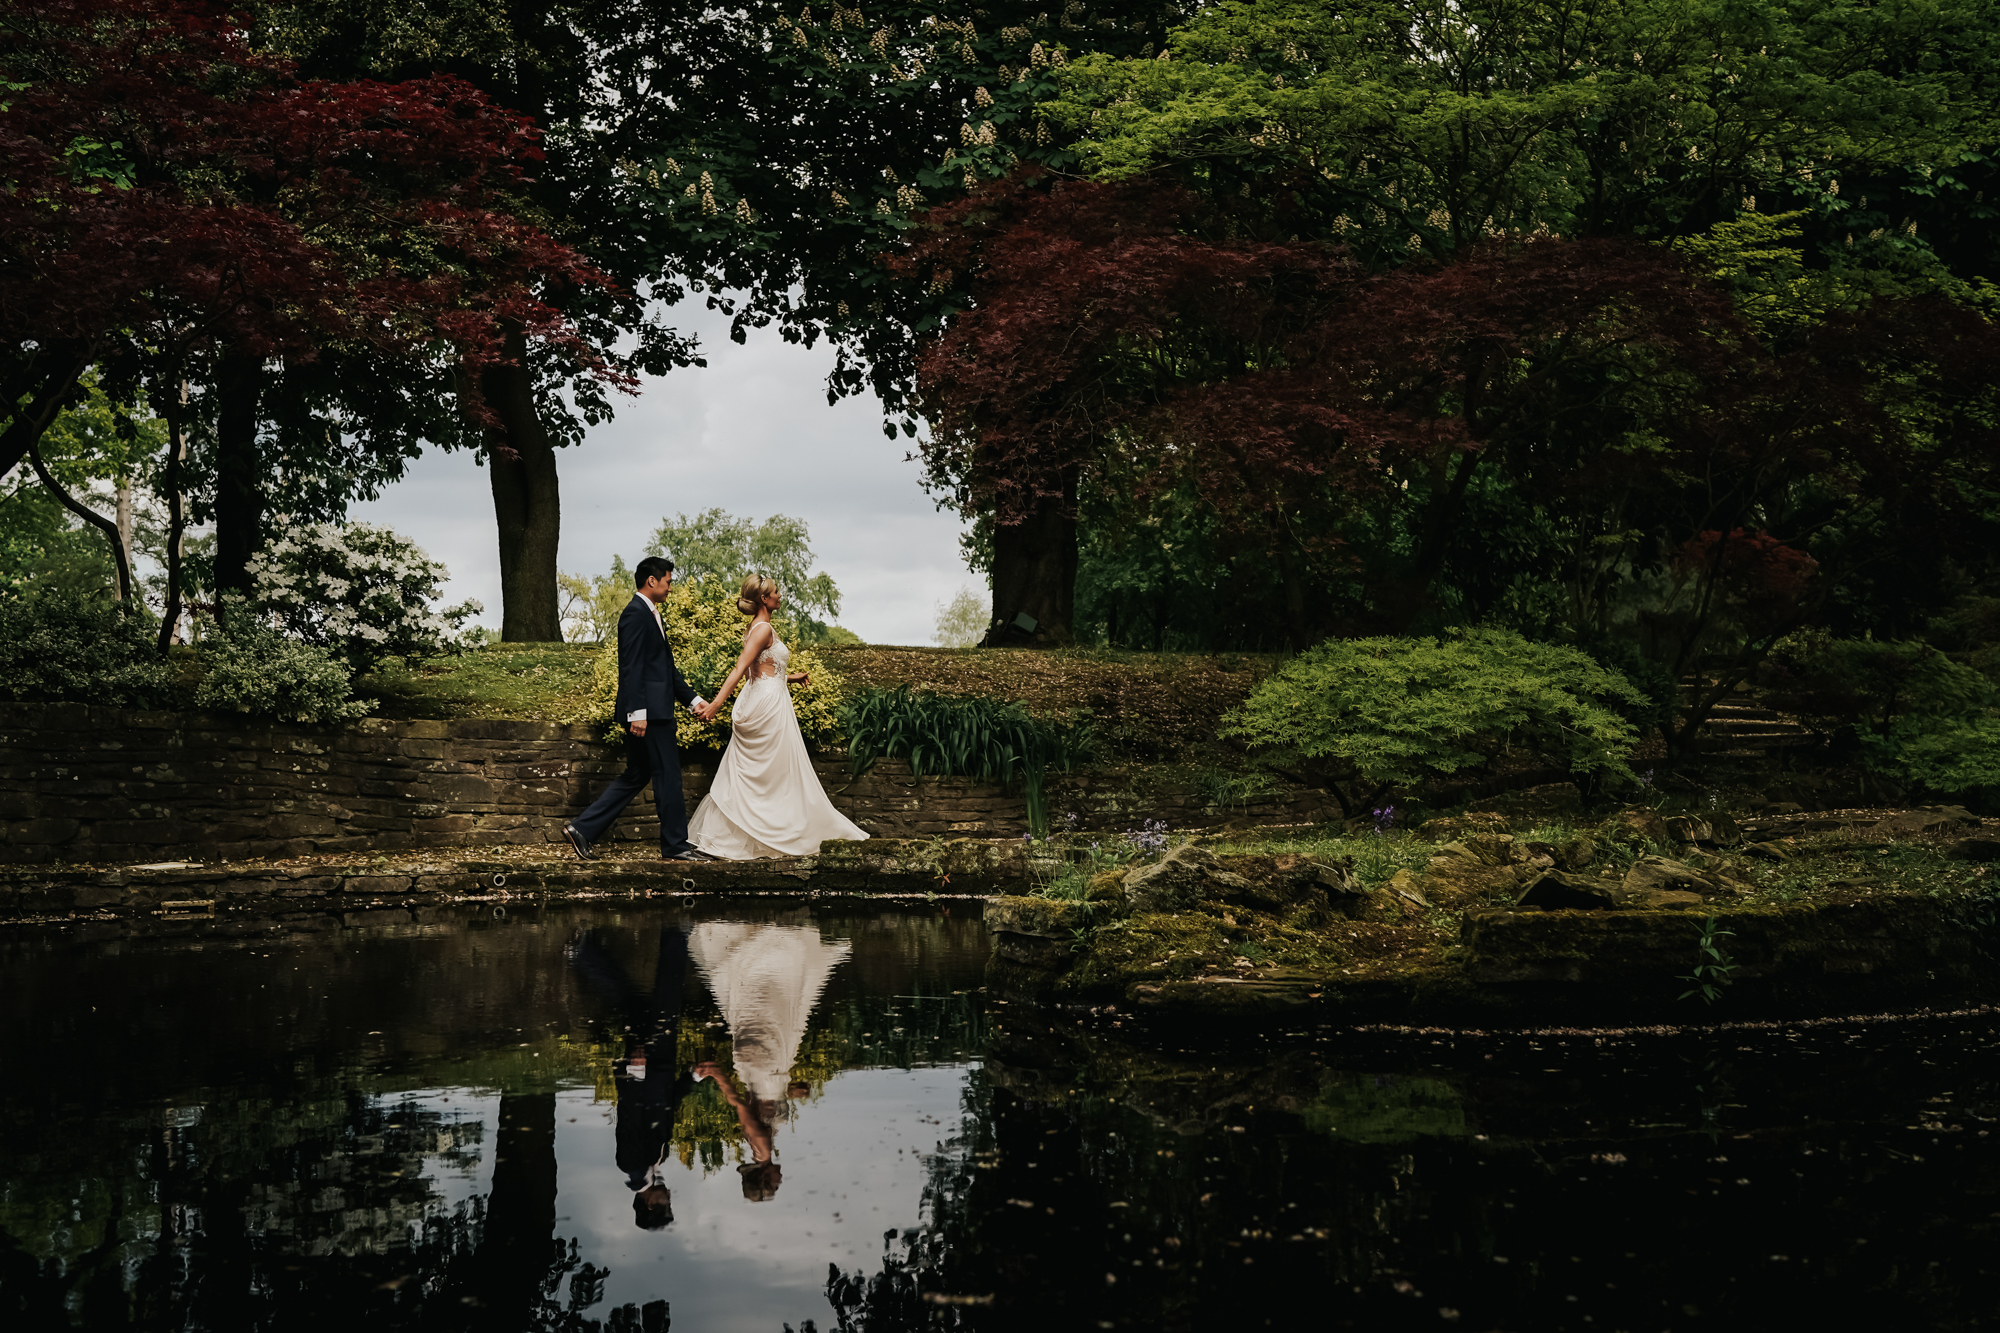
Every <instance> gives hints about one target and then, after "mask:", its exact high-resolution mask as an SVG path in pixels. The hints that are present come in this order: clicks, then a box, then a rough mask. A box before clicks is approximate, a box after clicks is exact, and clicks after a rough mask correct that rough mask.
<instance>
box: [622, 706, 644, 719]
mask: <svg viewBox="0 0 2000 1333" xmlns="http://www.w3.org/2000/svg"><path fill="white" fill-rule="evenodd" d="M625 720H626V721H627V722H644V721H645V720H646V710H645V709H643V708H635V709H633V710H632V711H631V712H629V713H627V714H626V715H625Z"/></svg>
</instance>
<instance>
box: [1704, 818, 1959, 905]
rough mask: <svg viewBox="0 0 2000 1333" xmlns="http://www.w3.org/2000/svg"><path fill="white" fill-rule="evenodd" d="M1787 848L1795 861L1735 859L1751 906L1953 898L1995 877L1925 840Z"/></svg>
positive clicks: (1808, 841)
mask: <svg viewBox="0 0 2000 1333" xmlns="http://www.w3.org/2000/svg"><path fill="white" fill-rule="evenodd" d="M1790 850H1791V852H1792V854H1793V856H1794V858H1795V859H1793V860H1790V861H1779V862H1768V861H1758V860H1753V859H1752V858H1750V857H1741V858H1738V864H1739V866H1740V867H1741V868H1742V869H1743V870H1745V871H1747V872H1748V873H1747V874H1746V876H1745V877H1746V878H1747V879H1748V880H1749V881H1750V882H1751V884H1752V885H1754V886H1755V888H1756V890H1757V892H1756V893H1755V894H1754V895H1753V896H1752V897H1751V898H1750V899H1748V902H1749V903H1750V904H1753V905H1762V904H1770V903H1810V902H1815V901H1819V900H1821V899H1824V898H1828V897H1852V896H1854V895H1856V894H1859V895H1863V896H1866V895H1868V894H1871V893H1877V892H1882V893H1897V892H1902V893H1924V894H1929V895H1931V896H1933V897H1945V896H1957V895H1960V894H1965V893H1971V892H1974V891H1977V890H1981V889H1988V888H1990V887H1991V886H1992V885H1993V884H1994V882H1995V878H1996V877H1995V876H1994V874H1993V873H1992V867H1991V866H1985V865H1979V864H1976V863H1972V862H1967V861H1954V860H1951V859H1949V858H1947V857H1946V856H1945V855H1944V852H1943V849H1942V848H1941V847H1939V846H1938V845H1936V844H1935V843H1931V842H1928V841H1920V840H1910V841H1899V842H1889V843H1883V844H1880V845H1879V846H1870V845H1861V846H1856V845H1855V844H1853V843H1852V842H1850V841H1848V840H1847V838H1846V836H1845V835H1843V834H1841V833H1838V832H1834V833H1828V834H1824V835H1822V836H1819V837H1807V838H1800V839H1798V840H1797V842H1796V843H1795V844H1793V845H1792V846H1791V847H1790Z"/></svg>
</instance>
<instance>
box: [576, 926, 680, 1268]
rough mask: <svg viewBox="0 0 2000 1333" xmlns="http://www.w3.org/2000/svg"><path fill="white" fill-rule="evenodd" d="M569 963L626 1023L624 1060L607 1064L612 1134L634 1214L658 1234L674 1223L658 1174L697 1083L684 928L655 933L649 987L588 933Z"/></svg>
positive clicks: (668, 1196) (670, 1201) (580, 937)
mask: <svg viewBox="0 0 2000 1333" xmlns="http://www.w3.org/2000/svg"><path fill="white" fill-rule="evenodd" d="M569 961H570V966H571V967H574V968H575V969H576V972H577V975H578V976H579V977H580V978H582V980H583V982H584V984H585V985H587V986H588V987H589V988H590V989H591V990H593V991H595V992H597V994H598V995H599V996H600V997H602V998H603V999H605V1000H608V1001H609V1002H611V1003H612V1004H613V1005H615V1006H616V1009H617V1013H618V1017H620V1018H622V1019H623V1020H624V1027H625V1034H624V1035H625V1058H624V1059H623V1060H620V1061H619V1062H617V1063H616V1064H614V1065H613V1066H612V1078H613V1081H614V1083H615V1086H616V1088H617V1092H618V1125H617V1130H616V1134H615V1142H616V1144H617V1150H616V1151H617V1159H618V1166H619V1169H620V1170H622V1171H624V1173H625V1185H626V1188H628V1189H630V1190H631V1191H632V1217H633V1219H634V1220H635V1221H636V1222H637V1223H638V1224H639V1226H640V1227H642V1228H643V1229H645V1230H647V1231H656V1230H658V1229H659V1228H661V1227H663V1226H666V1225H667V1224H668V1223H670V1222H672V1221H673V1220H674V1205H673V1195H672V1194H671V1193H670V1192H669V1191H668V1189H667V1186H666V1183H665V1182H664V1181H663V1180H662V1179H661V1178H660V1168H661V1167H662V1166H663V1165H664V1164H665V1162H666V1159H667V1149H668V1146H669V1144H670V1143H671V1142H672V1140H673V1133H674V1116H675V1115H676V1114H677V1113H678V1112H679V1110H680V1105H681V1099H682V1098H684V1097H686V1096H687V1094H688V1090H689V1089H691V1088H692V1087H694V1085H695V1082H696V1081H697V1080H696V1078H695V1076H694V1075H693V1074H691V1073H689V1072H688V1071H687V1070H684V1069H682V1068H681V1067H680V1059H679V1055H678V1050H677V1047H678V1044H679V1040H680V1020H681V991H682V989H683V987H684V985H685V983H686V979H687V972H688V946H687V932H686V931H684V930H682V929H681V928H680V927H679V926H668V927H667V928H666V929H665V930H663V931H661V932H660V957H659V961H658V963H657V964H656V965H655V966H654V969H653V989H652V991H651V992H650V993H649V992H647V991H644V990H641V989H640V987H639V985H638V983H637V982H635V981H633V980H632V978H631V976H630V975H628V974H627V973H626V971H625V969H624V968H622V967H620V966H619V965H618V962H617V960H616V959H614V958H613V957H612V956H611V955H610V953H609V952H607V951H606V950H605V948H604V945H603V944H602V943H600V942H599V940H598V938H597V936H596V934H595V933H594V932H592V931H588V930H586V931H583V932H581V933H580V934H579V935H578V936H577V937H576V939H575V940H573V941H572V942H571V944H570V947H569Z"/></svg>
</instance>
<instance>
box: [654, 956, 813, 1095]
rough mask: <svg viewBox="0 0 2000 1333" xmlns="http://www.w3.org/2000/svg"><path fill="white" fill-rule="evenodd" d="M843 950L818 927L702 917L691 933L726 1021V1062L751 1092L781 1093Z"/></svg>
mask: <svg viewBox="0 0 2000 1333" xmlns="http://www.w3.org/2000/svg"><path fill="white" fill-rule="evenodd" d="M848 950H849V945H848V944H847V942H846V941H845V940H842V941H839V942H836V943H832V944H829V943H827V942H826V941H825V940H823V939H821V938H820V934H819V928H818V927H816V926H777V925H751V924H748V923H744V922H736V921H704V922H702V923H701V924H699V925H697V926H696V927H695V928H694V929H693V930H691V931H689V932H688V954H689V956H691V957H692V958H693V959H694V965H695V966H696V967H697V968H698V969H700V971H701V975H702V979H703V980H705V981H706V982H708V989H709V993H710V994H712V995H714V996H715V1004H716V1007H717V1008H718V1009H720V1010H722V1018H723V1021H724V1022H726V1023H728V1024H729V1037H730V1042H731V1046H732V1049H733V1053H732V1055H731V1056H730V1063H731V1064H732V1065H733V1066H734V1067H735V1070H736V1073H737V1075H738V1077H740V1078H741V1079H742V1080H743V1085H744V1086H745V1087H746V1088H748V1089H749V1090H750V1095H751V1096H752V1097H755V1098H756V1099H757V1100H759V1101H766V1102H782V1101H784V1100H785V1089H786V1087H787V1086H788V1085H789V1084H790V1083H791V1079H792V1062H793V1061H795V1060H797V1059H798V1058H799V1043H800V1042H801V1041H803V1040H804V1038H805V1035H806V1024H807V1022H808V1021H810V1020H811V1018H812V1011H813V1006H814V1005H815V1004H817V1003H819V996H820V992H821V991H823V990H824V989H826V981H827V977H828V976H830V975H831V974H832V972H833V969H834V967H835V965H836V964H838V963H839V962H840V960H841V959H843V958H845V957H847V955H848Z"/></svg>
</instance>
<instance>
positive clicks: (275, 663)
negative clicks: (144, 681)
mask: <svg viewBox="0 0 2000 1333" xmlns="http://www.w3.org/2000/svg"><path fill="white" fill-rule="evenodd" d="M231 600H232V602H234V601H235V599H231ZM201 665H202V677H201V684H200V685H198V686H197V687H196V688H195V694H194V702H195V707H197V708H208V709H214V710H215V711H217V712H236V713H249V714H251V715H253V716H256V717H269V718H276V719H279V720H281V721H285V722H350V721H352V720H353V719H355V718H357V717H361V716H362V715H364V714H365V713H367V711H368V705H367V704H366V703H362V702H359V701H357V700H354V699H352V698H350V697H349V696H350V693H351V690H352V677H351V675H350V674H349V672H348V669H347V664H346V663H345V662H342V661H341V660H340V659H339V658H338V657H335V656H334V655H333V653H331V652H330V651H328V650H327V649H325V648H321V647H318V646H317V645H314V644H309V643H301V642H299V641H298V640H297V639H291V638H287V637H285V636H284V635H283V634H281V633H279V632H278V630H277V629H276V628H275V627H273V626H272V625H271V623H270V622H269V621H267V620H265V619H263V618H262V617H259V616H255V615H252V614H251V613H250V612H249V611H247V610H245V609H244V608H243V606H242V605H241V603H240V602H235V604H234V605H232V606H231V607H230V609H229V611H228V613H227V614H225V615H224V616H223V618H222V623H221V624H220V625H219V626H217V627H216V628H215V629H213V630H211V631H210V632H209V634H208V635H207V636H206V637H204V638H203V639H202V643H201Z"/></svg>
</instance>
